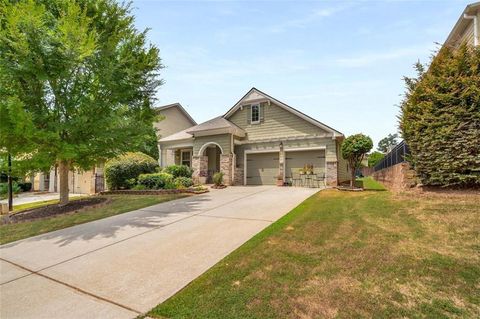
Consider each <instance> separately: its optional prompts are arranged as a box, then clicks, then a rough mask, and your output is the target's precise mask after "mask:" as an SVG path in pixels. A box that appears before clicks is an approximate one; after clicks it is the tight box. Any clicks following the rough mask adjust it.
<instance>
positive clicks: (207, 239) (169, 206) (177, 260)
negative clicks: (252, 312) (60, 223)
mask: <svg viewBox="0 0 480 319" xmlns="http://www.w3.org/2000/svg"><path fill="white" fill-rule="evenodd" d="M316 191H318V189H317V190H316V189H305V188H283V187H271V186H259V187H229V188H226V189H223V190H212V191H211V192H210V193H206V194H203V195H198V196H193V197H188V198H183V199H179V200H175V201H171V202H167V203H162V204H158V205H154V206H150V207H147V208H144V209H141V210H137V211H133V212H129V213H125V214H121V215H117V216H113V217H110V218H105V219H102V220H97V221H94V222H90V223H87V224H82V225H78V226H74V227H70V228H67V229H63V230H59V231H55V232H51V233H47V234H44V235H40V236H36V237H32V238H28V239H24V240H21V241H17V242H14V243H10V244H6V245H3V246H0V257H1V260H0V267H1V268H0V274H1V276H0V295H1V296H0V308H1V310H0V317H1V318H66V317H68V318H134V317H136V316H137V315H139V314H142V313H145V312H146V311H148V310H150V309H151V308H152V307H154V306H155V305H157V304H158V303H161V302H163V301H164V300H166V299H167V298H169V297H170V296H172V295H173V294H175V293H176V292H177V291H178V290H180V289H181V288H183V287H184V286H185V285H187V284H188V283H189V282H190V281H192V280H193V279H195V278H196V277H198V276H199V275H201V274H202V273H203V272H205V271H206V270H207V269H209V268H210V267H211V266H213V265H214V264H215V263H217V262H218V261H219V260H221V259H222V258H223V257H225V256H226V255H228V254H229V253H230V252H232V251H233V250H235V249H236V248H238V247H239V246H240V245H242V244H243V243H244V242H246V241H247V240H248V239H250V238H251V237H252V236H253V235H255V234H257V233H258V232H259V231H261V230H262V229H264V228H265V227H267V226H268V225H270V224H271V223H272V222H273V221H275V220H277V219H278V218H280V217H282V216H283V215H284V214H285V213H287V212H288V211H290V210H291V209H293V208H294V207H295V206H297V205H298V204H299V203H301V202H302V201H303V200H304V199H306V198H307V197H309V196H310V195H312V194H314V193H315V192H316Z"/></svg>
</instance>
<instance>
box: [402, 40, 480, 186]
mask: <svg viewBox="0 0 480 319" xmlns="http://www.w3.org/2000/svg"><path fill="white" fill-rule="evenodd" d="M415 68H416V70H417V73H418V75H417V77H415V78H407V77H405V83H406V93H405V98H404V100H403V102H402V104H401V113H400V116H399V119H400V129H401V131H402V135H403V138H404V139H405V141H406V143H407V144H408V146H409V148H410V152H411V154H410V158H409V160H410V162H411V163H412V164H413V167H414V169H415V171H416V173H417V175H418V177H419V178H420V179H421V181H422V183H423V184H425V185H436V186H453V185H455V186H461V187H472V186H477V187H478V186H480V48H479V47H477V48H473V47H469V46H467V45H463V46H461V47H460V48H458V49H456V50H453V49H450V48H448V47H443V48H441V49H440V51H439V52H438V54H437V55H436V56H434V57H433V58H432V60H431V63H430V66H429V67H428V70H426V69H425V67H424V66H423V65H421V64H420V63H417V64H416V65H415Z"/></svg>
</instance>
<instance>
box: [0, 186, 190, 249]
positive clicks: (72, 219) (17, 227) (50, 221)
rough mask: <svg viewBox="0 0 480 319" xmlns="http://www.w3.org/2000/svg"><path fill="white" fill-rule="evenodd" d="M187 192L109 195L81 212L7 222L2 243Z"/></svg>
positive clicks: (0, 238) (1, 228)
mask: <svg viewBox="0 0 480 319" xmlns="http://www.w3.org/2000/svg"><path fill="white" fill-rule="evenodd" d="M185 196H189V195H185V194H165V195H109V196H102V197H107V198H110V199H111V200H110V202H109V203H107V204H106V205H103V206H100V207H96V208H92V209H87V210H84V211H81V212H79V213H69V214H65V215H61V216H55V217H51V218H45V219H39V220H34V221H30V222H24V223H17V224H6V225H1V226H0V244H6V243H9V242H13V241H16V240H20V239H23V238H27V237H32V236H36V235H40V234H43V233H48V232H51V231H54V230H58V229H62V228H67V227H70V226H74V225H78V224H83V223H87V222H91V221H94V220H97V219H102V218H106V217H110V216H114V215H118V214H122V213H126V212H129V211H132V210H136V209H140V208H143V207H147V206H151V205H155V204H158V203H163V202H167V201H170V200H174V199H178V198H182V197H185Z"/></svg>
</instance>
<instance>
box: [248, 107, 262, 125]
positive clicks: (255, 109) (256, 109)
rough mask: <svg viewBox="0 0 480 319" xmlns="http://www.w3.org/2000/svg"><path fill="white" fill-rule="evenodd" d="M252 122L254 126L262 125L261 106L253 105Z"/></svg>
mask: <svg viewBox="0 0 480 319" xmlns="http://www.w3.org/2000/svg"><path fill="white" fill-rule="evenodd" d="M250 116H251V121H250V123H252V124H258V123H260V105H258V104H254V105H252V112H251V115H250Z"/></svg>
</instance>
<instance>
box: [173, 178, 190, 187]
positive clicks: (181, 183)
mask: <svg viewBox="0 0 480 319" xmlns="http://www.w3.org/2000/svg"><path fill="white" fill-rule="evenodd" d="M173 183H174V184H175V187H176V188H187V187H190V186H192V185H193V180H192V179H191V178H190V177H184V176H180V177H177V178H175V180H174V181H173Z"/></svg>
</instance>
